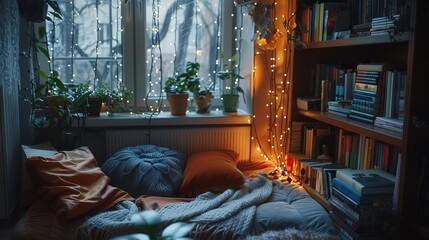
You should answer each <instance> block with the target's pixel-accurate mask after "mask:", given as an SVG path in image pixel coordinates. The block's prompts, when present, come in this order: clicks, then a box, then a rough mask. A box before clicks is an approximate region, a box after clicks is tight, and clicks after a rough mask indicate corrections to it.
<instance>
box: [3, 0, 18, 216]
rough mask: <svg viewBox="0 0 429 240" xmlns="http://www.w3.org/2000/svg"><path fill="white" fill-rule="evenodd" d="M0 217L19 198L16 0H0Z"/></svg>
mask: <svg viewBox="0 0 429 240" xmlns="http://www.w3.org/2000/svg"><path fill="white" fill-rule="evenodd" d="M0 36H1V37H0V142H1V146H0V218H8V217H9V216H10V215H11V213H12V211H13V209H14V207H15V206H16V204H17V202H18V198H19V189H20V188H19V184H20V177H19V176H20V172H21V170H20V169H21V161H20V159H21V157H20V154H19V153H20V137H19V136H20V128H19V114H17V112H19V101H18V83H19V78H20V74H19V66H18V60H19V59H18V58H19V50H18V45H19V13H18V6H17V2H16V0H1V1H0Z"/></svg>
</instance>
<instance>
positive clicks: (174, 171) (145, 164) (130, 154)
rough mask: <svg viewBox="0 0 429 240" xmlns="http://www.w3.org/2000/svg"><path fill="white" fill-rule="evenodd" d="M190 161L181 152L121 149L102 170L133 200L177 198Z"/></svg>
mask: <svg viewBox="0 0 429 240" xmlns="http://www.w3.org/2000/svg"><path fill="white" fill-rule="evenodd" d="M185 166H186V158H185V157H184V155H183V154H182V153H180V152H178V151H175V150H171V149H168V148H165V147H159V146H155V145H140V146H135V147H128V148H124V149H121V150H120V151H118V152H117V153H115V154H114V155H113V156H112V157H110V158H109V159H108V160H107V161H106V162H105V163H104V164H103V165H102V166H101V170H102V171H103V172H104V173H105V174H106V175H107V176H109V177H110V179H111V185H112V186H115V187H118V188H121V189H123V190H125V191H127V192H128V193H129V194H131V195H132V196H133V197H138V196H140V195H156V196H173V195H175V194H176V192H177V191H178V190H179V188H180V185H181V183H182V180H183V171H184V169H185Z"/></svg>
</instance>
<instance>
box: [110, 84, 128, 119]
mask: <svg viewBox="0 0 429 240" xmlns="http://www.w3.org/2000/svg"><path fill="white" fill-rule="evenodd" d="M130 96H131V91H130V90H129V89H127V88H126V87H124V86H123V87H120V88H116V89H113V90H109V91H108V92H107V96H106V97H105V101H106V106H107V111H108V113H109V114H111V113H113V112H127V111H129V108H128V101H129V100H130Z"/></svg>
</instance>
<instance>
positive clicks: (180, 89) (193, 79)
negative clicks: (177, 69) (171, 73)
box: [164, 62, 200, 93]
mask: <svg viewBox="0 0 429 240" xmlns="http://www.w3.org/2000/svg"><path fill="white" fill-rule="evenodd" d="M199 70H200V64H199V63H198V62H187V64H186V68H185V72H183V73H181V74H179V75H178V76H176V77H169V78H168V79H167V81H166V82H165V87H164V91H166V92H167V93H184V92H186V91H191V92H194V93H197V92H199V90H200V78H199V77H198V72H199Z"/></svg>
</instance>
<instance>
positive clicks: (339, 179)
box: [328, 169, 395, 239]
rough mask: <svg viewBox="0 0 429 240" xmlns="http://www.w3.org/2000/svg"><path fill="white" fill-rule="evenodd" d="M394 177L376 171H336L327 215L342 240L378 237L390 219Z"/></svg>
mask: <svg viewBox="0 0 429 240" xmlns="http://www.w3.org/2000/svg"><path fill="white" fill-rule="evenodd" d="M394 188H395V177H394V176H393V175H391V174H388V173H387V172H384V171H382V170H376V169H367V170H353V169H338V170H337V171H336V177H335V178H333V179H331V188H330V191H331V193H330V198H329V199H328V202H329V203H330V204H331V207H332V208H331V211H330V212H329V215H330V216H331V218H332V222H333V223H334V225H336V226H337V227H338V229H339V230H340V232H341V234H342V235H343V237H344V238H345V239H361V238H366V237H370V238H372V237H380V236H381V235H382V234H383V229H384V227H385V226H386V224H387V223H388V222H389V221H390V220H391V219H392V216H393V212H392V202H393V192H394Z"/></svg>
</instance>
